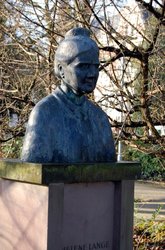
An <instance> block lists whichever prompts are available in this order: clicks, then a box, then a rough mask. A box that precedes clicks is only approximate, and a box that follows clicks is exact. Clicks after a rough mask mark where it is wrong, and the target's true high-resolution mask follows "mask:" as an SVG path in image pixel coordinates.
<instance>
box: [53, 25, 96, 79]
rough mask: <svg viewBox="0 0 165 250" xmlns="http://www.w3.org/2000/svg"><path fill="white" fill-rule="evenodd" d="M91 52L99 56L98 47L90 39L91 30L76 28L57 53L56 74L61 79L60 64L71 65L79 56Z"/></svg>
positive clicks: (60, 45) (66, 35)
mask: <svg viewBox="0 0 165 250" xmlns="http://www.w3.org/2000/svg"><path fill="white" fill-rule="evenodd" d="M90 50H95V51H96V53H98V54H99V49H98V46H97V44H96V43H95V41H93V40H92V39H91V38H90V32H89V30H87V29H85V28H74V29H71V30H69V31H68V32H67V33H66V34H65V38H64V40H62V42H61V43H60V44H59V46H58V48H57V50H56V53H55V60H54V70H55V74H56V75H57V76H58V77H60V75H59V70H58V65H59V64H63V63H66V64H70V63H71V62H73V61H74V59H75V58H76V57H77V56H78V55H80V54H83V53H85V52H88V51H90Z"/></svg>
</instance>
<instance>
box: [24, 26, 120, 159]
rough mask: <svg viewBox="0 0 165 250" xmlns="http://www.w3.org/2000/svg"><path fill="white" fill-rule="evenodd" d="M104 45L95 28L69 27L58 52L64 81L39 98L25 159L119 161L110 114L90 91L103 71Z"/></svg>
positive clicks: (29, 128)
mask: <svg viewBox="0 0 165 250" xmlns="http://www.w3.org/2000/svg"><path fill="white" fill-rule="evenodd" d="M98 67H99V50H98V46H97V44H96V43H95V42H94V41H93V40H92V39H91V38H90V34H89V31H88V30H87V29H84V28H74V29H72V30H70V31H68V32H67V33H66V35H65V38H64V40H63V41H62V42H61V43H60V44H59V47H58V49H57V51H56V55H55V66H54V68H55V73H56V75H57V76H58V77H60V79H61V85H60V86H59V87H57V88H56V90H55V91H54V92H53V93H52V94H50V95H49V96H47V97H45V98H43V99H42V100H41V101H39V102H38V103H37V104H36V106H35V107H34V109H33V110H32V113H31V115H30V118H29V122H28V126H27V130H26V135H25V139H24V144H23V149H22V156H21V158H22V160H23V161H27V162H36V163H84V162H88V163H93V162H110V161H116V153H115V147H114V141H113V137H112V131H111V127H110V124H109V121H108V118H107V115H106V114H105V113H104V112H103V111H102V110H101V108H99V107H98V106H96V105H94V104H93V103H92V102H91V101H90V100H88V98H87V97H86V96H85V95H84V94H85V93H91V92H92V91H93V90H94V88H95V86H96V82H97V79H98V75H99V69H98Z"/></svg>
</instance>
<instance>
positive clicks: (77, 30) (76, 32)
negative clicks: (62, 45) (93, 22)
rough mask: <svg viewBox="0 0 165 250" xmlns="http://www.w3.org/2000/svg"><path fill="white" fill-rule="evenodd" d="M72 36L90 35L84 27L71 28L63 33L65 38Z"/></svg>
mask: <svg viewBox="0 0 165 250" xmlns="http://www.w3.org/2000/svg"><path fill="white" fill-rule="evenodd" d="M73 36H85V37H90V31H89V30H87V29H85V28H80V27H79V28H73V29H71V30H69V31H68V32H67V33H66V34H65V38H69V37H73Z"/></svg>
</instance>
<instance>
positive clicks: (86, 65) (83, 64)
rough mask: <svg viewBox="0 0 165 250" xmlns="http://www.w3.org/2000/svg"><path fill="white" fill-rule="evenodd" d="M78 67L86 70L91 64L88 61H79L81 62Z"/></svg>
mask: <svg viewBox="0 0 165 250" xmlns="http://www.w3.org/2000/svg"><path fill="white" fill-rule="evenodd" d="M77 67H78V68H79V69H83V70H85V69H88V68H89V64H88V63H79V64H78V65H77Z"/></svg>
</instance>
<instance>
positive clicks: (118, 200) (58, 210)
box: [0, 160, 140, 250]
mask: <svg viewBox="0 0 165 250" xmlns="http://www.w3.org/2000/svg"><path fill="white" fill-rule="evenodd" d="M139 174H140V165H139V163H132V162H120V163H105V164H103V163H100V164H93V165H91V164H84V165H82V164H81V165H78V164H77V165H70V166H62V165H53V164H51V165H50V164H47V165H45V164H44V165H43V164H31V163H23V162H20V161H13V160H11V161H10V160H5V161H4V160H2V161H1V162H0V177H1V179H0V211H1V213H0V246H1V249H4V250H12V249H18V250H20V249H21V250H27V249H28V250H31V249H33V250H34V249H35V250H46V249H48V250H96V249H100V250H104V249H105V250H132V232H133V198H134V179H136V178H137V177H138V175H139Z"/></svg>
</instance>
